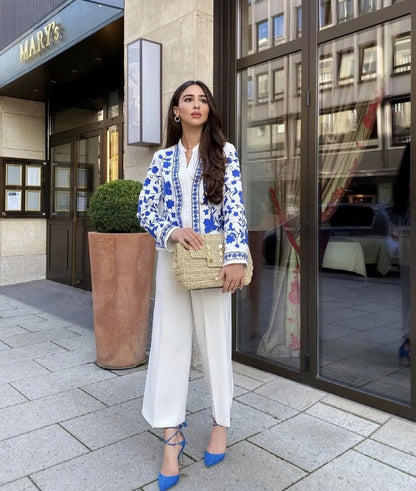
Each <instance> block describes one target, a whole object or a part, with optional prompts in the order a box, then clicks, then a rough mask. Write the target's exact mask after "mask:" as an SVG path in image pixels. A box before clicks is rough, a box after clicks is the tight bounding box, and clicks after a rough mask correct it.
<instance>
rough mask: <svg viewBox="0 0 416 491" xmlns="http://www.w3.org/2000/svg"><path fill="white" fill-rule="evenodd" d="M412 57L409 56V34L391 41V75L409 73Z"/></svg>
mask: <svg viewBox="0 0 416 491" xmlns="http://www.w3.org/2000/svg"><path fill="white" fill-rule="evenodd" d="M411 61H412V57H411V55H410V33H405V34H402V35H400V36H397V37H395V38H394V39H393V73H401V72H408V71H410V64H411Z"/></svg>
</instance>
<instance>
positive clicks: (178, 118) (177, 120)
mask: <svg viewBox="0 0 416 491" xmlns="http://www.w3.org/2000/svg"><path fill="white" fill-rule="evenodd" d="M173 119H174V120H175V123H180V122H181V118H180V117H179V116H178V115H176V116H175V117H174V118H173Z"/></svg>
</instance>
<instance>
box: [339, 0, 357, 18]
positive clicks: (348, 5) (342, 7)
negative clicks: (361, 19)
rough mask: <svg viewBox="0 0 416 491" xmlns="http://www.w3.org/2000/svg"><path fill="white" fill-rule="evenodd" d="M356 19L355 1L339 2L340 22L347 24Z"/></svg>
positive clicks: (340, 0)
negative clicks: (347, 21) (346, 22)
mask: <svg viewBox="0 0 416 491" xmlns="http://www.w3.org/2000/svg"><path fill="white" fill-rule="evenodd" d="M353 17H354V2H353V0H338V22H345V21H346V20H350V19H352V18H353Z"/></svg>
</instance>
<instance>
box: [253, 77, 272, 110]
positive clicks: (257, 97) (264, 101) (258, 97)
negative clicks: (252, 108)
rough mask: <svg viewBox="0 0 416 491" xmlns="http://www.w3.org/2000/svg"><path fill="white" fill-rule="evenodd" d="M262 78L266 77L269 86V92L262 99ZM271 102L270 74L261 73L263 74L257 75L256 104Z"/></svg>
mask: <svg viewBox="0 0 416 491" xmlns="http://www.w3.org/2000/svg"><path fill="white" fill-rule="evenodd" d="M260 77H266V85H267V87H266V88H267V90H266V91H265V92H264V94H265V95H264V96H262V97H260V96H259V94H260V92H259V87H260V83H259V78H260ZM268 102H269V73H268V72H261V73H256V103H257V104H267V103H268Z"/></svg>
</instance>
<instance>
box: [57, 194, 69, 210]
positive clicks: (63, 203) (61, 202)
mask: <svg viewBox="0 0 416 491" xmlns="http://www.w3.org/2000/svg"><path fill="white" fill-rule="evenodd" d="M55 210H56V211H58V212H59V211H64V212H69V191H55Z"/></svg>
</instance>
